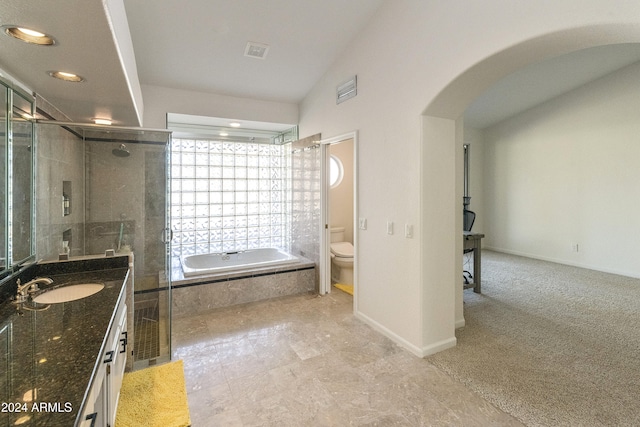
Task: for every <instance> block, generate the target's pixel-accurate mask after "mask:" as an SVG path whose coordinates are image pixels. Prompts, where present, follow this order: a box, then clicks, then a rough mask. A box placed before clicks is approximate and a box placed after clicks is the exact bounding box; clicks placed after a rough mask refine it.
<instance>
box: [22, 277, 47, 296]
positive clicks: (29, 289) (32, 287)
mask: <svg viewBox="0 0 640 427" xmlns="http://www.w3.org/2000/svg"><path fill="white" fill-rule="evenodd" d="M52 283H53V280H51V279H49V278H48V277H36V278H35V279H33V280H30V281H28V282H27V283H25V284H24V285H22V284H20V279H18V280H17V281H16V284H17V285H18V291H17V293H16V302H25V301H26V300H27V297H28V296H29V295H30V294H31V293H33V292H36V291H38V290H39V289H40V288H39V287H38V285H39V284H40V285H50V284H52Z"/></svg>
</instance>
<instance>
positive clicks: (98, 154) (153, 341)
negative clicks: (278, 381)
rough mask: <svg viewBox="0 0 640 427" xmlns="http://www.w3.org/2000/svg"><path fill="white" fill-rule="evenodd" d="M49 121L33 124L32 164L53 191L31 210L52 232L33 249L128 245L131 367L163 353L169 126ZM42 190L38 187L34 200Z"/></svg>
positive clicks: (167, 313)
mask: <svg viewBox="0 0 640 427" xmlns="http://www.w3.org/2000/svg"><path fill="white" fill-rule="evenodd" d="M55 124H56V122H46V123H42V124H41V123H39V125H38V126H39V128H38V143H39V150H40V151H42V152H43V154H42V156H39V160H41V163H40V164H39V166H38V170H39V172H40V171H42V172H43V174H45V173H46V174H47V175H48V177H47V179H49V180H53V181H55V182H51V183H43V184H45V185H47V184H48V185H49V188H53V190H52V191H50V192H52V193H55V196H54V197H53V198H52V199H51V201H50V202H49V204H50V205H51V206H50V208H49V209H48V211H46V212H44V213H43V215H39V217H38V226H39V227H40V228H43V229H48V230H50V233H49V235H51V236H52V238H51V239H50V240H46V238H44V239H45V240H43V241H39V244H38V248H48V251H49V253H40V249H39V253H38V257H40V258H44V259H47V258H57V256H58V253H59V252H60V248H61V247H64V246H68V247H69V251H70V255H71V258H72V259H73V257H75V256H77V255H98V254H105V251H107V250H113V251H114V252H115V253H116V254H128V253H133V255H134V276H133V277H134V280H133V281H134V304H133V305H134V307H132V309H133V310H134V316H133V323H134V337H131V338H132V339H133V361H134V362H133V367H134V369H137V368H141V367H144V366H148V365H150V364H155V363H161V362H164V361H168V360H170V358H171V339H170V338H171V284H170V280H169V277H168V275H167V272H168V271H169V257H168V254H169V251H168V247H169V233H168V232H167V231H168V209H167V208H168V202H169V200H168V194H169V180H168V169H167V165H168V164H169V155H170V150H169V147H170V141H171V133H170V132H168V131H164V130H151V129H137V128H117V127H113V126H94V125H80V124H73V123H63V124H57V125H56V126H54V125H55ZM43 125H44V126H43ZM53 127H55V129H51V128H53ZM47 128H48V129H47ZM55 144H59V145H60V146H59V147H58V151H63V150H67V155H65V156H60V159H58V158H57V156H58V155H57V153H56V152H55V149H54V148H53V147H52V146H53V145H55ZM40 147H41V148H40ZM47 153H49V154H47ZM69 159H74V160H69ZM70 162H73V163H78V165H75V164H70ZM75 169H79V170H80V173H78V172H74V170H75ZM45 197H46V195H41V194H40V193H39V200H41V199H45ZM65 197H66V199H65ZM39 212H40V210H39ZM45 215H47V216H49V217H50V219H49V220H48V224H41V221H42V219H41V216H45ZM38 239H41V237H40V236H39V237H38ZM130 309H131V308H130ZM129 356H130V357H131V355H129Z"/></svg>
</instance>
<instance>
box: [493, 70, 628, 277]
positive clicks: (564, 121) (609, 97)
mask: <svg viewBox="0 0 640 427" xmlns="http://www.w3.org/2000/svg"><path fill="white" fill-rule="evenodd" d="M638 81H640V63H636V64H634V65H631V66H629V67H625V68H623V69H622V70H620V71H618V72H615V73H612V74H610V75H608V76H605V77H603V78H601V79H598V80H597V81H595V82H593V83H590V84H588V85H585V86H583V87H582V88H580V89H577V90H574V91H572V92H570V93H568V94H565V95H563V96H560V97H558V98H555V99H554V100H552V101H549V102H547V103H545V104H542V105H540V106H538V107H536V108H533V109H531V110H529V111H527V112H525V113H522V114H520V115H518V116H516V117H513V118H511V119H509V120H506V121H504V122H502V123H500V124H497V125H495V126H492V127H490V128H488V129H486V130H485V132H484V142H483V143H484V145H485V149H486V157H485V161H484V166H483V170H484V184H485V189H484V191H485V193H484V194H485V200H484V205H485V206H484V207H485V225H486V234H487V237H486V244H485V246H487V247H491V248H494V249H496V250H500V251H505V252H510V253H516V254H520V255H526V256H530V257H535V258H542V259H548V260H552V261H557V262H561V263H566V264H574V265H579V266H583V267H587V268H593V269H597V270H603V271H610V272H615V273H620V274H624V275H629V276H634V277H640V266H639V265H638V263H637V260H638V259H639V258H640V247H639V246H638V245H637V242H638V241H639V239H640V228H639V227H637V218H638V212H640V198H639V197H638V194H639V193H638V183H639V182H640V168H638V164H637V163H638V159H640V120H638V114H637V112H638V111H640V97H639V96H638V91H637V85H638ZM574 244H578V252H574V250H573V245H574Z"/></svg>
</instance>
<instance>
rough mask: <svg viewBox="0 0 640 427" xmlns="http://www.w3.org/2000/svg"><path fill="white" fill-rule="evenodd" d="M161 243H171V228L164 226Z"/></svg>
mask: <svg viewBox="0 0 640 427" xmlns="http://www.w3.org/2000/svg"><path fill="white" fill-rule="evenodd" d="M161 240H162V243H171V240H173V230H172V229H170V228H165V229H164V230H162V238H161Z"/></svg>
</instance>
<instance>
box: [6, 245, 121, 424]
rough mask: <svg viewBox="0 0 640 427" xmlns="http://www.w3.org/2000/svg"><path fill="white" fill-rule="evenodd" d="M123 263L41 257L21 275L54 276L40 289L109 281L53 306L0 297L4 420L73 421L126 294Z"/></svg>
mask: <svg viewBox="0 0 640 427" xmlns="http://www.w3.org/2000/svg"><path fill="white" fill-rule="evenodd" d="M120 258H123V257H120ZM124 259H125V260H126V258H124ZM109 264H110V265H109ZM122 264H123V263H122V262H115V261H114V260H109V261H108V262H107V263H106V264H105V263H100V262H98V263H97V264H96V263H91V262H89V263H87V262H84V261H83V262H80V263H76V264H74V263H72V262H61V263H50V264H37V265H35V266H34V268H33V271H30V272H29V273H28V275H27V276H26V278H25V279H22V278H21V280H22V283H26V281H28V280H30V279H31V278H34V277H49V278H51V279H53V283H52V284H51V285H48V286H40V288H41V289H47V288H50V287H54V286H60V285H62V284H78V283H103V284H104V285H105V287H104V289H103V290H101V291H100V292H98V293H97V294H94V295H92V296H89V297H86V298H83V299H80V300H76V301H70V302H65V303H60V304H51V305H48V307H47V306H46V305H45V306H43V305H41V304H35V303H33V302H31V303H25V304H22V305H20V304H15V303H14V302H12V301H8V300H5V299H3V300H2V301H3V302H2V303H1V304H0V405H2V406H0V425H14V424H18V421H19V420H21V419H24V421H25V422H24V424H23V425H26V426H47V427H52V426H64V427H69V426H73V425H74V423H75V420H76V417H77V416H78V413H79V412H80V411H81V410H82V409H83V405H84V398H85V393H86V391H87V388H88V387H89V385H90V383H91V381H92V378H93V375H94V371H95V368H96V367H97V366H99V363H101V362H102V354H103V352H104V351H103V350H104V349H103V347H104V346H105V342H104V341H105V338H106V333H107V331H108V329H109V327H110V325H111V323H112V322H113V316H114V309H115V307H116V305H117V303H118V302H119V301H120V298H125V295H124V288H125V286H124V283H125V281H126V278H127V273H128V264H127V262H126V261H125V262H124V265H125V266H120V267H119V266H118V265H122ZM96 266H97V269H95V267H96ZM105 266H106V267H107V268H106V269H100V268H104V267H105ZM91 267H94V269H91ZM74 270H75V272H74ZM77 270H82V271H77ZM13 290H14V291H15V284H13ZM14 293H15V292H14ZM27 417H28V418H27Z"/></svg>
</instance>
